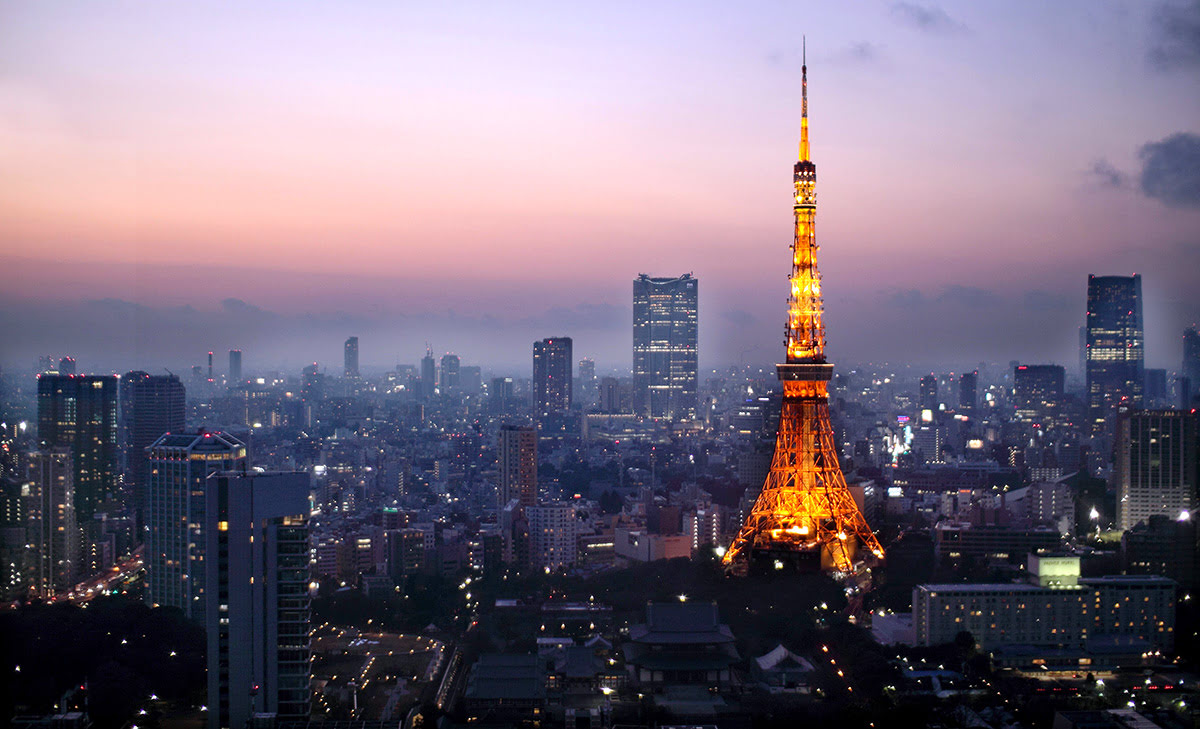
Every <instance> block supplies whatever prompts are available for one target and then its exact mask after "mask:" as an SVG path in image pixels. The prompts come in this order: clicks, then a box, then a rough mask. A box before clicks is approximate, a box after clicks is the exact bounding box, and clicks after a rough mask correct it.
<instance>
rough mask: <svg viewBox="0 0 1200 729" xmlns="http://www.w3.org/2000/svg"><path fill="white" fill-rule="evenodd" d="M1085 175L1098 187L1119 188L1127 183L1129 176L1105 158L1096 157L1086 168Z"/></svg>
mask: <svg viewBox="0 0 1200 729" xmlns="http://www.w3.org/2000/svg"><path fill="white" fill-rule="evenodd" d="M1087 175H1088V177H1090V178H1091V179H1092V180H1093V181H1094V182H1095V183H1096V184H1097V185H1099V186H1100V187H1108V188H1113V189H1120V188H1123V187H1125V186H1126V185H1128V184H1129V176H1128V175H1126V174H1125V173H1124V172H1122V171H1121V170H1118V169H1117V168H1116V167H1113V165H1112V163H1111V162H1109V161H1108V160H1106V159H1098V160H1096V161H1095V162H1093V163H1092V166H1091V167H1090V168H1088V171H1087Z"/></svg>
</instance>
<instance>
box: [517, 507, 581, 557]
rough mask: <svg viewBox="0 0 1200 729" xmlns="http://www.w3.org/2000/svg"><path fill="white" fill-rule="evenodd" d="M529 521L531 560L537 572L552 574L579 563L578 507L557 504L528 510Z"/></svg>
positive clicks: (526, 511)
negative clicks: (576, 542) (539, 570)
mask: <svg viewBox="0 0 1200 729" xmlns="http://www.w3.org/2000/svg"><path fill="white" fill-rule="evenodd" d="M525 516H526V518H528V519H529V559H530V561H531V562H532V563H533V566H534V567H535V568H536V569H542V570H549V571H551V572H554V571H557V570H562V569H566V568H567V567H570V566H571V565H573V564H575V540H576V539H577V537H578V529H577V528H576V521H575V506H574V505H572V504H569V503H567V502H565V501H555V502H550V503H546V504H539V505H537V506H530V507H528V508H526V509H525Z"/></svg>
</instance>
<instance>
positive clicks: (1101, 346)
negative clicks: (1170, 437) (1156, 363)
mask: <svg viewBox="0 0 1200 729" xmlns="http://www.w3.org/2000/svg"><path fill="white" fill-rule="evenodd" d="M1144 381H1145V331H1144V329H1143V327H1142V277H1141V276H1140V275H1137V274H1134V275H1133V276H1092V275H1089V276H1088V307H1087V404H1088V421H1089V423H1090V424H1091V431H1092V434H1093V435H1100V434H1103V433H1111V432H1112V429H1111V423H1112V422H1113V421H1112V418H1113V416H1114V415H1115V414H1116V412H1117V408H1118V407H1122V406H1124V407H1130V408H1140V407H1141V406H1142V392H1143V388H1144V387H1145V384H1144Z"/></svg>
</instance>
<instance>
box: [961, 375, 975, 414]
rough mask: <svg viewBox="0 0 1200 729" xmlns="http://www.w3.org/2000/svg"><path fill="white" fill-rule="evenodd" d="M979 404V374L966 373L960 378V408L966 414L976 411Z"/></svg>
mask: <svg viewBox="0 0 1200 729" xmlns="http://www.w3.org/2000/svg"><path fill="white" fill-rule="evenodd" d="M978 402H979V372H978V370H977V371H975V372H964V373H963V374H962V377H959V378H958V407H959V409H961V410H962V411H964V412H967V413H971V412H974V411H975V406H976V404H977V403H978Z"/></svg>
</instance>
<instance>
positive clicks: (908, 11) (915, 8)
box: [892, 3, 967, 35]
mask: <svg viewBox="0 0 1200 729" xmlns="http://www.w3.org/2000/svg"><path fill="white" fill-rule="evenodd" d="M892 17H894V18H896V19H897V20H899V21H900V22H902V23H906V24H908V25H911V26H913V27H914V28H917V29H918V30H923V31H925V32H927V33H941V34H943V35H948V34H952V33H963V32H966V30H967V26H965V25H963V24H962V23H960V22H958V21H957V20H955V19H954V18H951V17H950V16H949V15H947V14H946V11H945V10H942V9H941V8H939V7H938V6H936V5H917V4H915V3H896V4H894V5H892Z"/></svg>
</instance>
